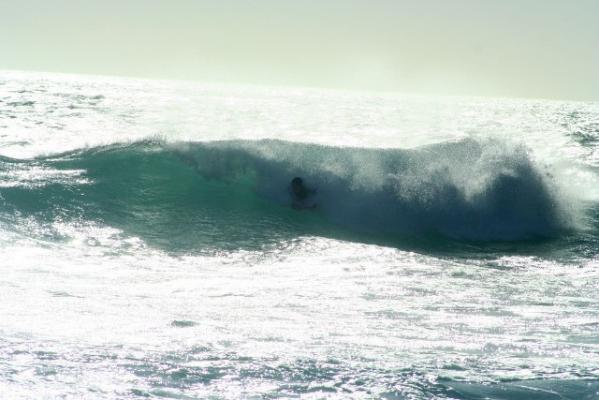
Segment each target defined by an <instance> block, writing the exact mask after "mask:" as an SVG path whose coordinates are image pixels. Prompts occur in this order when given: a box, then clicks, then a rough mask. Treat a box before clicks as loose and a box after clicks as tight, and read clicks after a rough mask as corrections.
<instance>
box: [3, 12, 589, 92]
mask: <svg viewBox="0 0 599 400" xmlns="http://www.w3.org/2000/svg"><path fill="white" fill-rule="evenodd" d="M598 18H599V0H410V1H407V0H405V1H404V0H294V1H291V0H254V1H251V0H246V1H243V0H217V1H204V0H118V1H117V0H97V1H95V0H0V69H17V70H33V71H52V72H66V73H70V72H72V73H90V74H102V75H123V76H138V77H150V78H166V79H185V80H197V81H203V82H222V83H249V84H266V85H289V86H310V87H332V88H343V89H361V90H385V91H399V92H421V93H436V94H450V95H482V96H501V97H535V98H537V97H540V98H557V99H574V100H576V99H580V100H599V72H598V71H599V22H598Z"/></svg>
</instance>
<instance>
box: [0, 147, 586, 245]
mask: <svg viewBox="0 0 599 400" xmlns="http://www.w3.org/2000/svg"><path fill="white" fill-rule="evenodd" d="M0 161H1V162H0V164H1V165H0V176H4V177H10V176H12V175H15V174H14V171H15V170H17V169H18V170H19V171H21V172H19V176H23V174H24V172H22V171H23V170H24V169H27V168H28V166H27V165H28V164H29V167H31V169H32V170H33V169H35V168H37V169H38V170H40V168H42V169H44V170H51V171H58V172H59V171H63V172H64V173H63V174H61V176H65V177H66V176H69V174H72V175H73V177H76V178H77V179H78V182H79V183H77V182H70V183H69V184H67V182H63V179H51V180H49V181H48V182H47V183H48V184H47V185H45V186H44V185H42V184H40V182H39V181H36V182H35V185H29V186H23V184H22V183H23V179H22V178H21V181H20V182H21V184H17V183H15V184H14V185H12V184H10V183H6V184H4V185H2V186H0V195H1V197H0V200H2V207H1V208H0V212H1V211H2V209H3V210H4V212H7V211H8V212H9V213H10V212H15V213H18V214H19V215H21V214H31V215H38V216H41V218H49V219H52V218H54V219H56V218H60V219H64V218H69V213H70V214H71V215H70V217H71V218H77V219H78V220H92V221H100V222H103V223H107V224H108V225H111V226H115V227H117V228H121V229H123V230H125V231H130V232H131V233H132V234H136V235H139V236H142V237H144V236H147V237H151V238H157V237H158V238H159V240H163V241H167V242H168V241H171V242H172V241H177V240H192V241H193V240H196V239H197V238H198V237H202V238H204V239H206V238H213V239H214V238H216V239H214V240H216V241H220V242H227V241H228V242H235V240H247V238H248V237H255V238H256V240H262V239H264V238H268V237H277V238H280V237H289V236H293V235H297V234H302V233H310V232H306V231H305V229H307V228H306V226H307V225H305V224H306V222H305V221H310V222H309V225H310V229H312V230H313V231H314V232H315V233H317V232H322V231H324V230H327V229H328V228H326V226H337V227H341V228H342V229H345V230H349V231H352V232H358V233H359V232H364V233H376V234H379V235H387V236H388V235H390V236H394V235H407V236H416V237H422V236H427V235H435V236H443V237H448V238H452V239H458V240H462V239H463V240H474V241H498V240H499V241H503V240H523V239H531V238H544V237H555V236H557V235H560V234H561V233H562V232H564V231H568V230H571V229H576V226H577V223H576V221H577V219H578V218H577V211H576V207H573V206H572V205H571V202H570V201H569V199H567V198H566V196H565V195H564V194H563V192H562V191H561V190H560V186H559V185H558V182H556V181H555V178H554V177H553V176H552V175H551V174H549V173H547V172H546V171H545V170H544V169H543V168H542V167H540V166H539V165H537V164H536V163H535V162H534V161H533V159H532V158H531V156H530V154H529V152H528V151H527V149H526V148H524V147H522V146H514V145H508V144H506V143H504V142H501V141H497V140H487V141H475V140H462V141H458V142H448V143H440V144H436V145H431V146H426V147H421V148H416V149H409V150H405V149H366V148H340V147H329V146H321V145H313V144H302V143H292V142H285V141H279V140H260V141H242V140H234V141H216V142H180V143H164V142H161V141H142V142H134V143H129V144H115V145H110V146H105V147H96V148H91V149H85V150H80V151H75V152H71V153H67V154H61V155H58V156H50V157H44V158H37V159H35V160H31V161H27V160H12V159H2V160H0ZM10 171H13V172H11V173H9V172H10ZM68 171H71V172H68ZM58 172H55V173H54V175H56V174H58ZM11 174H12V175H11ZM295 176H301V177H302V178H303V179H304V181H305V182H306V183H307V185H309V186H310V187H311V188H313V189H315V190H316V194H315V198H314V201H315V202H316V203H317V208H316V210H315V211H313V212H312V211H301V212H300V211H296V210H292V209H291V207H290V204H291V198H290V194H289V183H290V181H291V179H292V178H293V177H295ZM7 179H8V178H7ZM15 179H17V178H15ZM5 215H6V214H5ZM302 224H303V225H302ZM319 225H320V226H321V228H322V229H320V228H317V229H315V228H314V227H315V226H319ZM298 227H300V228H298ZM190 232H193V235H191V239H190V235H189V233H190ZM328 232H331V231H330V230H328ZM329 234H330V233H329ZM160 235H163V236H162V237H160ZM193 238H195V239H193ZM204 239H202V240H204ZM210 240H212V239H210ZM190 246H192V244H190Z"/></svg>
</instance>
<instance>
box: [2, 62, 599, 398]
mask: <svg viewBox="0 0 599 400" xmlns="http://www.w3.org/2000/svg"><path fill="white" fill-rule="evenodd" d="M598 172H599V103H596V102H573V101H548V100H520V99H490V98H473V97H430V96H419V95H399V94H387V93H359V92H344V91H333V90H324V89H302V88H280V87H257V86H247V85H246V86H243V85H217V84H200V83H190V82H171V81H150V80H140V79H130V78H114V77H95V76H76V75H62V74H49V73H33V72H15V71H0V397H1V398H3V399H31V398H36V399H57V398H61V399H81V398H85V399H137V398H148V397H149V398H177V399H205V398H211V399H238V398H251V399H262V398H268V399H271V398H302V399H321V398H327V399H346V398H354V399H367V398H368V399H369V398H385V399H473V400H474V399H543V400H545V399H573V400H574V399H576V400H578V399H597V398H599V190H598V188H599V186H598ZM296 176H300V177H302V178H303V180H304V181H305V182H306V185H308V186H309V187H310V188H311V189H313V190H314V191H315V194H314V201H315V203H316V205H317V206H316V208H314V209H310V210H296V209H294V208H292V207H291V204H292V199H291V194H290V190H289V184H290V181H291V180H292V179H293V178H294V177H296Z"/></svg>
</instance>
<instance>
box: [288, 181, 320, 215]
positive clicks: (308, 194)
mask: <svg viewBox="0 0 599 400" xmlns="http://www.w3.org/2000/svg"><path fill="white" fill-rule="evenodd" d="M290 192H291V198H292V200H291V207H293V208H295V209H296V210H304V209H307V208H314V207H316V203H314V202H311V201H310V199H311V198H312V197H313V196H314V194H315V193H316V190H314V189H309V188H307V187H306V186H305V185H304V180H303V179H302V178H300V177H299V176H296V177H295V178H293V179H292V180H291V185H290Z"/></svg>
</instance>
